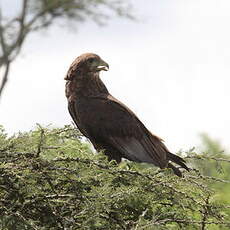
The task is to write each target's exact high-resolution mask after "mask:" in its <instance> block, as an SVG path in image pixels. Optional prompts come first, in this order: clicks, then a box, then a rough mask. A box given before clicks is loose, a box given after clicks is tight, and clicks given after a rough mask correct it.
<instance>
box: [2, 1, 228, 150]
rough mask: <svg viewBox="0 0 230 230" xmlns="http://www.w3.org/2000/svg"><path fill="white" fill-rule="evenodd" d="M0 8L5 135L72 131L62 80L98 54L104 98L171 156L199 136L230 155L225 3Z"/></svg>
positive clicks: (24, 4) (6, 4)
mask: <svg viewBox="0 0 230 230" xmlns="http://www.w3.org/2000/svg"><path fill="white" fill-rule="evenodd" d="M83 2H84V3H83ZM0 8H1V14H0V22H1V24H0V41H1V50H0V52H1V53H0V74H1V75H0V80H1V81H2V82H1V85H4V87H2V90H1V97H0V124H1V125H3V126H4V128H5V129H6V131H7V132H8V133H9V134H13V133H15V132H18V131H28V130H30V129H32V128H34V127H35V125H36V123H40V124H41V125H45V126H46V125H49V124H52V126H55V127H60V126H63V125H65V124H69V123H71V118H70V115H69V113H68V111H67V102H66V98H65V94H64V86H65V81H64V76H65V74H66V72H67V70H68V68H69V65H70V64H71V62H72V61H73V60H74V59H75V58H76V57H77V56H79V55H80V54H82V53H85V52H94V53H97V54H98V55H100V56H101V57H102V59H104V60H105V61H106V62H107V63H109V65H110V70H109V71H108V72H104V73H102V75H101V77H102V80H103V81H104V82H105V84H106V86H107V87H108V89H109V91H110V93H111V94H112V95H113V96H115V97H117V98H118V99H119V100H121V101H122V102H124V103H125V104H126V105H127V106H128V107H129V108H131V109H132V110H133V111H134V112H135V113H136V114H137V116H138V117H139V118H140V120H142V122H143V123H144V124H145V125H146V126H147V127H148V128H149V129H150V130H151V131H152V132H153V133H155V134H156V135H158V136H160V137H162V138H163V139H164V140H165V142H166V145H167V146H168V147H169V148H170V150H171V151H173V152H175V151H179V150H181V149H183V150H188V149H190V148H192V147H194V146H199V144H200V134H202V133H207V134H208V135H209V136H210V137H211V138H214V139H216V140H218V141H219V142H220V143H221V146H223V147H224V148H225V149H229V148H230V143H229V130H230V109H229V98H230V90H229V88H230V78H229V76H230V42H229V41H230V30H229V28H230V14H229V12H230V1H229V0H221V1H220V0H193V1H189V0H183V1H182V0H173V1H171V0H164V1H162V0H154V1H152V0H145V1H134V0H133V1H131V0H129V1H128V0H127V1H117V0H116V1H115V0H114V1H112V0H107V1H106V0H104V1H98V0H85V1H77V0H68V1H67V0H64V1H59V0H54V1H47V0H39V1H34V0H18V1H8V0H1V2H0ZM23 15H25V16H23ZM6 75H7V81H4V76H5V77H6ZM5 80H6V78H5ZM4 82H6V84H3V83H4ZM3 89H4V90H3Z"/></svg>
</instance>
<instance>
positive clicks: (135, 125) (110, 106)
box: [80, 95, 168, 168]
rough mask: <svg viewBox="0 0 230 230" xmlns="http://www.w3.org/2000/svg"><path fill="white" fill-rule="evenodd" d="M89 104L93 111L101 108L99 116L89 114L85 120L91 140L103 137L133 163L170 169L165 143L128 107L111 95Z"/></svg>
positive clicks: (98, 112)
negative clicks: (149, 164)
mask: <svg viewBox="0 0 230 230" xmlns="http://www.w3.org/2000/svg"><path fill="white" fill-rule="evenodd" d="M87 103H88V105H89V104H90V105H89V107H90V108H93V107H95V109H96V108H97V113H96V115H95V113H92V112H90V111H88V112H85V116H84V117H82V119H84V123H87V127H88V132H87V133H88V134H89V136H90V137H91V138H90V139H94V140H95V139H96V138H98V137H100V141H102V140H103V141H104V142H105V143H106V145H108V144H109V145H112V147H113V148H116V149H117V150H118V151H119V152H120V153H121V154H122V156H123V157H125V158H127V159H129V160H132V161H137V162H147V163H152V164H155V165H156V166H159V167H161V168H164V167H166V166H167V164H168V158H167V152H168V150H167V148H166V147H165V145H164V144H163V143H162V140H161V139H160V138H158V137H157V136H154V135H152V134H151V133H150V132H149V131H148V129H147V128H146V127H145V126H144V124H143V123H142V122H141V121H140V120H139V119H138V118H137V116H136V115H135V114H134V113H133V112H132V111H131V110H130V109H129V108H127V107H126V106H125V105H124V104H122V103H121V102H119V101H118V100H117V99H115V98H114V97H112V96H111V95H109V96H106V97H102V96H100V97H91V98H90V101H88V102H87ZM91 115H93V116H91ZM89 121H90V123H89ZM80 130H81V129H80Z"/></svg>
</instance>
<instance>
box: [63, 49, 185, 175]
mask: <svg viewBox="0 0 230 230" xmlns="http://www.w3.org/2000/svg"><path fill="white" fill-rule="evenodd" d="M108 68H109V65H108V64H107V63H106V62H105V61H103V60H102V59H101V58H100V57H99V56H98V55H96V54H92V53H86V54H82V55H81V56H79V57H78V58H77V59H76V60H75V61H74V62H73V63H72V65H71V66H70V68H69V70H68V73H67V75H66V77H65V80H66V81H67V82H66V97H67V99H68V109H69V112H70V115H71V117H72V118H73V120H74V122H75V124H76V125H77V127H78V128H79V130H80V131H81V132H82V133H83V135H84V136H86V137H87V138H89V139H90V141H91V142H92V144H93V145H94V147H95V149H96V150H98V151H99V150H105V154H106V155H107V156H108V158H109V160H112V159H114V160H116V161H117V162H118V163H119V162H121V158H126V159H129V160H131V161H136V162H147V163H151V164H154V165H155V166H158V167H160V168H166V167H168V168H171V169H172V170H173V171H174V173H175V174H176V175H178V176H182V174H181V172H180V170H179V169H178V168H177V167H175V166H174V165H173V164H171V163H170V161H172V162H174V163H176V164H178V165H180V166H181V167H182V168H184V169H186V170H189V169H188V167H187V166H186V165H185V161H184V160H183V159H182V158H181V157H179V156H176V155H174V154H172V153H170V152H169V150H168V149H167V148H166V146H165V145H164V144H163V142H162V139H160V138H159V137H157V136H155V135H154V134H152V133H151V132H150V131H149V130H148V129H147V128H146V127H145V126H144V124H143V123H142V122H141V121H140V120H139V119H138V118H137V116H136V115H135V114H134V113H133V112H132V111H131V110H130V109H129V108H128V107H126V106H125V105H124V104H123V103H121V102H120V101H118V100H117V99H116V98H114V97H113V96H112V95H110V94H109V92H108V90H107V88H106V87H105V85H104V83H103V82H102V81H101V79H100V77H99V73H100V71H101V70H108Z"/></svg>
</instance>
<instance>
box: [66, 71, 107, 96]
mask: <svg viewBox="0 0 230 230" xmlns="http://www.w3.org/2000/svg"><path fill="white" fill-rule="evenodd" d="M67 84H68V85H69V87H68V88H69V89H70V90H71V91H72V92H71V94H74V95H76V97H77V98H78V97H82V96H83V97H97V96H100V95H105V94H108V93H109V92H108V90H107V88H106V86H105V85H104V83H103V82H102V80H101V79H100V77H99V73H94V74H93V75H92V76H90V77H88V76H83V77H82V78H80V77H79V78H76V79H74V80H72V81H70V82H67Z"/></svg>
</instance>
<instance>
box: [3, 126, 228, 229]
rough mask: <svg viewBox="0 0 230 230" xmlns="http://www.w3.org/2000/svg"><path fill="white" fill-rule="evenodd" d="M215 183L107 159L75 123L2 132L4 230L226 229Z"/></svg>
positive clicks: (194, 172) (192, 174) (225, 210)
mask: <svg viewBox="0 0 230 230" xmlns="http://www.w3.org/2000/svg"><path fill="white" fill-rule="evenodd" d="M191 154H193V153H191ZM191 162H192V161H191ZM228 167H229V165H228ZM217 181H218V179H215V178H212V177H211V176H205V175H201V174H200V173H199V172H198V171H197V170H191V172H188V173H186V172H184V177H183V178H178V177H176V176H174V175H173V173H172V172H171V171H170V170H158V169H155V168H154V167H146V165H142V164H137V163H133V162H128V161H124V162H123V163H122V164H120V165H117V164H116V163H115V162H114V161H112V162H108V161H107V159H106V157H105V156H104V154H102V153H100V154H95V153H94V152H93V151H92V149H91V147H90V145H89V144H88V142H87V141H86V140H85V139H83V138H82V136H81V135H80V133H79V132H78V130H77V129H75V128H72V127H71V126H65V127H64V128H43V127H41V126H39V125H38V127H37V129H36V130H33V131H30V132H25V133H19V134H17V135H14V136H12V137H8V136H7V134H6V133H5V132H4V129H3V128H1V129H0V228H1V229H3V230H4V229H12V230H21V229H51V230H52V229H106V230H107V229H108V230H109V229H133V230H134V229H172V230H173V229H229V227H230V218H229V216H227V214H228V208H229V206H227V202H226V201H224V200H220V199H218V198H216V195H217V192H218V191H217V190H216V191H215V190H214V189H213V188H210V186H209V185H210V183H212V184H213V183H215V184H221V185H224V183H223V182H217Z"/></svg>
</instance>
